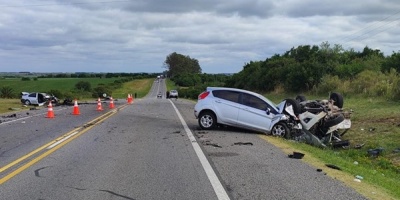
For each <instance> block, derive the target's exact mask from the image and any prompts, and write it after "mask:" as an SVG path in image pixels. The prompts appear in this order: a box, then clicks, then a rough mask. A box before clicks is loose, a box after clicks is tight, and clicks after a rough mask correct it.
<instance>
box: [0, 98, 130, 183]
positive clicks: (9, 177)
mask: <svg viewBox="0 0 400 200" xmlns="http://www.w3.org/2000/svg"><path fill="white" fill-rule="evenodd" d="M125 107H127V105H123V106H121V107H119V108H118V109H117V110H111V111H109V112H107V113H105V114H103V115H101V116H99V117H97V118H95V119H94V120H92V121H90V122H88V123H86V124H85V125H83V129H82V127H79V128H75V129H74V130H72V131H70V132H68V133H66V134H64V135H63V136H61V137H59V138H57V139H55V140H53V141H51V142H49V143H47V144H45V145H43V146H41V147H39V148H38V149H36V150H34V151H32V152H30V153H29V154H27V155H25V156H23V157H21V158H19V159H17V160H15V161H13V162H11V163H10V164H8V165H6V166H4V167H2V168H0V173H1V172H3V171H5V170H7V169H9V168H11V167H13V166H15V165H16V164H18V163H20V162H22V161H23V160H25V159H27V158H29V157H31V156H33V155H34V154H36V153H38V152H40V151H42V150H44V149H46V148H47V147H49V146H51V145H53V144H55V143H57V142H58V141H59V140H62V139H64V138H66V137H68V136H69V135H71V134H72V135H73V136H72V137H69V138H68V139H67V140H65V141H63V142H62V143H59V144H57V145H56V146H53V148H50V149H47V151H46V152H44V153H43V154H41V155H39V156H38V157H36V158H34V159H32V160H31V161H30V162H28V163H26V164H25V165H23V166H21V167H20V168H18V169H16V170H15V171H12V172H11V173H9V174H8V175H6V176H4V177H3V178H1V179H0V185H1V184H3V183H5V182H6V181H8V180H9V179H11V178H12V177H14V176H16V175H17V174H19V173H21V172H22V171H24V170H25V169H27V168H29V167H30V166H32V165H34V164H35V163H37V162H39V161H40V160H42V159H43V158H45V157H46V156H48V155H50V154H51V153H53V152H54V151H56V150H58V149H60V148H61V147H62V146H64V145H66V144H68V143H69V142H71V141H72V140H74V139H75V138H77V137H79V136H80V135H82V134H83V133H85V132H87V131H88V130H90V129H92V128H93V127H94V125H97V124H99V123H101V122H103V121H104V120H106V119H108V118H110V117H111V116H113V115H115V114H116V113H117V112H118V111H120V110H122V109H124V108H125ZM87 125H90V126H87ZM79 129H82V130H80V131H79ZM76 132H78V133H76Z"/></svg>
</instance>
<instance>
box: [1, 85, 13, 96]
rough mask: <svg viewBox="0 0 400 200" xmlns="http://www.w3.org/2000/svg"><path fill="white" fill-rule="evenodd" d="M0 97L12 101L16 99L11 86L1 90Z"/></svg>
mask: <svg viewBox="0 0 400 200" xmlns="http://www.w3.org/2000/svg"><path fill="white" fill-rule="evenodd" d="M0 97H1V98H7V99H11V98H13V97H14V93H13V89H12V88H11V87H9V86H4V87H2V88H1V89H0Z"/></svg>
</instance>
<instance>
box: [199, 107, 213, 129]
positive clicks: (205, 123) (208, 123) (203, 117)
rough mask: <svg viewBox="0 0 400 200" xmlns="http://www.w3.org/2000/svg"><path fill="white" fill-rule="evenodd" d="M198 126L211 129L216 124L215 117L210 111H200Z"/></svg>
mask: <svg viewBox="0 0 400 200" xmlns="http://www.w3.org/2000/svg"><path fill="white" fill-rule="evenodd" d="M199 126H200V128H201V129H204V130H211V129H214V128H215V127H216V126H217V117H215V114H214V113H213V112H211V111H204V112H201V113H200V115H199Z"/></svg>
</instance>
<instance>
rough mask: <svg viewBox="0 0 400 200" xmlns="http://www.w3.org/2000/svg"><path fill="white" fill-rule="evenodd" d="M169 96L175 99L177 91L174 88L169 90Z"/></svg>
mask: <svg viewBox="0 0 400 200" xmlns="http://www.w3.org/2000/svg"><path fill="white" fill-rule="evenodd" d="M169 98H175V99H177V98H178V91H176V90H171V91H169Z"/></svg>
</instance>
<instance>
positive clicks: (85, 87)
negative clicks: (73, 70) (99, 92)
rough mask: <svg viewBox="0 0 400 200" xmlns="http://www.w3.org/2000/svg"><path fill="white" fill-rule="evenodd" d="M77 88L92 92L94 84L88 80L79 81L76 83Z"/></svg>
mask: <svg viewBox="0 0 400 200" xmlns="http://www.w3.org/2000/svg"><path fill="white" fill-rule="evenodd" d="M75 88H76V89H77V90H81V91H86V92H90V91H91V90H92V86H91V85H90V83H89V82H88V81H79V82H78V83H76V84H75Z"/></svg>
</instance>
